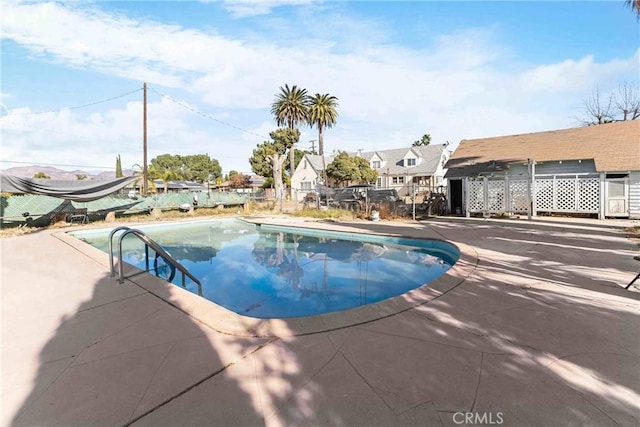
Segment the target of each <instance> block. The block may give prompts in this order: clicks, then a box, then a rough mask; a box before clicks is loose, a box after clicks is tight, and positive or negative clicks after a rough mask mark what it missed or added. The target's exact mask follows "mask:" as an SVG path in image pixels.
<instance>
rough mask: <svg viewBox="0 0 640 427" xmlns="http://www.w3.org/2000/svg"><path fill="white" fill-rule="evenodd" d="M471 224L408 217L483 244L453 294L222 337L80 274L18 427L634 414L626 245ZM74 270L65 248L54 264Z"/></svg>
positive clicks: (614, 421)
mask: <svg viewBox="0 0 640 427" xmlns="http://www.w3.org/2000/svg"><path fill="white" fill-rule="evenodd" d="M476 225H477V224H475V223H474V224H470V225H465V224H464V223H459V222H455V223H454V222H450V221H446V220H443V221H439V220H438V221H429V222H428V223H426V224H417V225H415V227H416V228H415V230H416V231H415V233H417V234H418V235H423V236H427V237H428V236H440V237H441V238H444V239H446V240H450V241H454V242H455V241H457V242H462V243H466V244H469V245H472V246H473V247H475V248H476V250H477V251H478V254H479V258H480V262H479V264H478V265H477V267H476V270H475V272H474V273H473V274H472V276H471V277H469V278H467V279H466V280H465V282H464V283H462V284H461V285H459V286H458V287H456V288H455V289H453V290H452V291H450V292H449V293H447V294H445V295H444V296H442V297H441V298H438V299H436V300H434V301H431V302H430V303H428V304H424V305H422V306H418V307H416V308H414V309H412V310H409V311H405V312H402V313H400V314H397V315H394V316H390V317H386V318H384V319H381V320H377V321H373V322H369V323H365V324H361V325H359V326H355V327H349V328H344V329H340V330H335V331H329V332H323V333H317V334H312V335H306V336H294V337H286V338H269V339H267V338H246V337H238V336H232V335H227V334H223V333H220V332H216V331H213V330H211V329H210V328H208V327H207V326H206V325H203V324H201V323H199V322H197V321H195V320H193V319H192V318H191V317H189V316H187V315H186V314H184V313H183V312H181V311H180V310H178V309H177V308H176V307H174V306H172V305H170V304H167V303H166V302H165V301H163V300H161V299H159V298H157V297H156V296H154V295H152V294H150V293H148V292H147V291H145V290H144V289H142V288H140V287H138V286H137V285H135V284H133V283H130V282H125V284H123V285H118V284H117V282H116V280H115V279H112V278H110V277H102V278H99V279H98V280H93V281H88V282H87V286H92V287H93V293H92V295H91V297H90V298H89V299H86V300H84V301H80V304H79V305H78V306H77V308H74V309H73V310H72V311H71V314H70V315H69V316H65V317H62V318H59V319H58V322H59V323H58V326H57V329H56V331H55V334H54V335H53V336H51V337H50V338H48V339H47V340H46V341H45V344H44V346H43V347H42V348H41V350H40V351H39V355H38V356H37V362H36V365H37V372H35V373H34V379H33V385H32V387H31V390H30V392H29V393H28V395H27V396H26V398H25V399H24V401H23V402H22V404H21V407H20V409H19V411H18V412H17V413H16V415H15V416H14V418H13V419H12V421H11V425H14V426H23V425H24V426H33V425H65V426H71V425H136V426H142V425H150V426H158V425H168V426H176V425H274V426H275V425H403V424H404V425H456V424H459V423H458V422H457V421H456V420H459V419H460V417H459V416H457V415H456V414H458V413H460V412H462V413H471V412H472V413H478V414H490V415H488V416H490V417H493V421H494V423H493V424H496V422H497V421H498V417H500V419H502V420H504V423H500V424H503V425H512V426H531V425H568V424H574V425H594V426H596V425H597V426H605V425H612V426H613V425H637V423H638V420H639V419H640V415H639V414H638V406H637V402H638V398H639V397H640V378H639V376H638V372H637V366H638V362H639V361H640V360H639V356H640V354H639V353H640V352H639V351H638V349H639V348H640V341H639V337H638V334H637V325H638V308H639V307H638V302H637V301H638V298H637V295H638V294H637V293H634V292H629V291H624V290H623V289H621V288H620V283H619V282H620V279H625V278H626V277H631V276H632V275H631V273H630V271H631V270H630V269H629V268H627V267H628V266H627V264H626V263H624V262H621V261H618V258H617V256H618V255H619V256H620V257H623V256H626V255H627V254H626V251H628V250H630V249H627V246H625V244H624V242H623V241H622V242H621V241H620V239H619V238H618V237H617V236H615V235H611V233H608V232H606V230H603V231H602V232H601V233H600V234H597V233H590V232H584V233H582V232H579V231H571V232H569V235H568V236H567V235H563V234H562V233H564V232H556V231H553V230H546V229H545V230H539V229H535V228H529V227H521V226H520V225H518V226H515V227H514V226H509V227H504V226H496V225H495V224H487V225H482V226H476ZM348 226H349V227H350V228H360V229H362V230H363V231H365V232H371V231H376V232H380V233H385V234H390V235H407V233H409V234H411V233H413V231H411V230H409V229H408V228H406V227H398V226H388V225H385V224H372V223H350V224H348ZM338 228H339V226H338ZM472 228H473V229H472ZM618 252H619V254H618ZM77 255H78V256H82V255H80V254H77ZM631 265H633V262H632V263H631V264H629V266H631ZM65 268H73V261H71V263H70V264H67V265H64V266H57V267H56V271H54V274H60V275H61V276H63V275H64V269H65ZM58 270H60V271H58ZM623 282H624V281H623ZM60 283H61V284H60V286H61V289H60V292H63V293H64V292H67V290H66V289H64V287H63V286H64V281H63V280H62V281H61V282H60ZM16 285H17V284H16ZM5 286H6V284H5ZM166 286H167V289H170V287H171V286H173V285H169V284H167V285H166ZM28 309H33V307H31V308H29V306H28V304H26V305H25V310H28ZM284 324H285V325H286V321H284ZM11 357H18V356H17V355H15V354H14V355H12V356H11ZM498 414H500V415H498ZM456 416H457V417H458V418H455V417H456ZM488 421H489V419H487V418H485V424H487V423H488Z"/></svg>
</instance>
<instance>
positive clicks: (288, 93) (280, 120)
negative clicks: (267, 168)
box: [271, 84, 309, 176]
mask: <svg viewBox="0 0 640 427" xmlns="http://www.w3.org/2000/svg"><path fill="white" fill-rule="evenodd" d="M308 111H309V97H308V96H307V90H306V89H302V88H299V87H298V86H296V85H293V86H291V87H289V85H287V84H285V85H284V87H282V86H280V93H279V94H278V95H276V100H275V101H273V104H271V114H273V116H274V117H275V119H276V124H277V125H278V126H282V125H285V124H286V125H287V127H288V128H289V129H292V130H293V129H295V127H296V125H298V124H300V123H306V122H307V115H308ZM289 162H290V165H289V170H290V173H291V175H290V176H293V171H294V169H295V158H294V148H293V144H292V145H291V147H289Z"/></svg>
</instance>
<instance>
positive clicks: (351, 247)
mask: <svg viewBox="0 0 640 427" xmlns="http://www.w3.org/2000/svg"><path fill="white" fill-rule="evenodd" d="M135 228H138V229H140V230H142V231H143V232H144V233H145V234H147V235H148V236H149V237H151V238H152V239H153V240H155V241H156V242H158V243H159V244H160V245H162V247H163V248H164V249H165V250H167V251H168V252H169V253H170V254H171V255H172V256H173V257H174V258H175V259H177V260H178V261H179V262H180V263H181V264H182V265H183V266H185V267H186V268H187V269H188V270H189V271H190V272H191V273H192V274H193V275H194V276H195V277H197V278H198V279H199V280H200V281H201V282H202V294H201V295H202V296H203V297H204V298H206V299H208V300H210V301H213V302H215V303H216V304H219V305H221V306H223V307H226V308H228V309H229V310H232V311H234V312H236V313H238V314H241V315H244V316H249V317H256V318H287V317H302V316H311V315H315V314H322V313H329V312H335V311H341V310H347V309H350V308H354V307H358V306H361V305H365V304H371V303H375V302H378V301H382V300H384V299H387V298H391V297H394V296H397V295H401V294H403V293H405V292H407V291H410V290H411V289H415V288H417V287H419V286H422V285H424V284H427V283H429V282H431V281H433V280H434V279H436V278H437V277H439V276H441V275H442V274H444V273H445V272H446V271H447V270H448V269H449V268H451V266H453V264H455V262H456V261H457V259H458V257H459V251H458V249H457V248H456V247H455V246H454V245H452V244H450V243H447V242H443V241H438V240H421V239H406V238H390V237H379V236H369V235H360V234H350V233H339V232H325V231H318V230H306V229H297V228H290V227H273V226H256V225H254V224H250V223H247V222H244V221H241V220H236V219H225V220H209V221H197V222H189V223H178V224H170V225H167V224H162V225H152V226H141V227H135ZM109 232H110V229H102V230H88V231H81V232H74V233H72V234H73V236H75V237H76V238H80V239H82V240H84V241H86V242H87V243H89V244H91V245H93V246H95V247H97V248H99V249H101V250H104V251H105V252H106V251H107V250H108V249H107V236H108V234H109ZM117 236H118V235H116V238H114V247H115V248H116V250H117ZM151 252H153V251H151ZM123 255H124V259H125V261H126V262H127V263H129V264H133V265H136V266H138V267H141V268H143V269H144V262H145V258H144V246H143V244H142V243H141V242H140V241H139V240H138V239H136V238H135V237H134V236H127V237H125V239H124V240H123ZM152 258H153V255H152ZM173 282H174V283H176V284H181V283H182V277H181V274H180V273H179V272H178V273H177V274H176V277H175V278H174V280H173ZM186 288H187V289H188V290H189V291H191V292H194V293H198V289H197V287H196V285H195V284H194V283H192V282H191V281H190V280H188V279H187V283H186Z"/></svg>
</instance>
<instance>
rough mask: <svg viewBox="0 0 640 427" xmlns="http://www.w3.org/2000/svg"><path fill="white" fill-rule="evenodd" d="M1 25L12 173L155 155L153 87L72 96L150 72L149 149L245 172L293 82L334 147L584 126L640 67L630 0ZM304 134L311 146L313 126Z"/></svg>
mask: <svg viewBox="0 0 640 427" xmlns="http://www.w3.org/2000/svg"><path fill="white" fill-rule="evenodd" d="M0 19H1V22H0V24H1V26H2V41H1V48H2V53H1V60H2V63H1V71H2V76H1V85H2V86H1V88H0V102H1V103H2V105H1V106H0V116H1V117H0V123H1V126H2V147H1V151H2V156H0V160H1V161H0V169H6V168H9V167H12V166H24V165H31V164H35V165H46V164H53V165H69V166H59V167H61V168H62V169H69V170H72V169H76V168H82V169H86V170H113V169H115V158H116V156H117V155H118V154H120V155H121V157H122V162H123V167H125V168H129V167H130V166H132V165H133V164H140V163H142V92H141V91H137V92H134V93H132V94H129V95H126V96H122V97H119V98H117V99H113V100H111V101H108V102H100V103H97V104H95V105H91V106H87V107H83V108H72V107H78V106H83V105H86V104H92V103H94V102H97V101H102V100H106V99H109V98H114V97H118V96H120V95H123V94H126V93H129V92H132V91H136V90H137V89H140V88H142V83H143V82H147V84H148V86H149V92H148V146H149V158H153V157H155V156H157V155H160V154H164V153H171V154H183V155H187V154H201V153H207V154H209V155H210V156H211V157H212V158H215V159H218V160H219V161H220V163H221V165H222V168H223V170H224V171H225V172H228V171H229V170H238V171H242V172H247V173H248V172H250V166H249V163H248V161H247V159H248V158H249V157H250V155H251V152H252V150H253V149H254V148H255V147H256V145H257V144H260V143H261V142H262V141H264V140H265V139H267V138H268V134H269V132H270V131H272V130H274V129H275V128H276V125H275V122H274V120H273V118H272V117H271V115H270V104H271V102H272V101H273V99H274V97H275V95H276V94H277V93H278V92H279V88H280V87H281V86H283V85H284V84H289V85H294V84H295V85H298V86H301V87H304V88H306V89H307V90H308V92H309V93H311V94H315V93H329V94H331V95H334V96H336V97H337V98H338V99H339V107H338V113H339V118H338V123H337V124H336V126H335V127H334V128H332V129H328V130H327V131H326V132H325V151H326V152H331V151H333V150H348V151H356V150H358V149H363V150H365V151H372V150H380V149H390V148H400V147H409V146H410V145H411V143H412V142H413V141H415V140H417V139H420V137H421V136H422V135H423V134H425V133H429V134H431V136H432V143H433V144H440V143H445V142H447V141H449V142H451V144H452V145H451V147H453V148H455V147H456V145H457V143H458V142H459V141H460V140H462V139H471V138H482V137H490V136H498V135H508V134H516V133H527V132H535V131H544V130H552V129H562V128H567V127H573V126H577V125H578V124H579V122H578V117H580V115H581V107H582V106H583V100H584V99H585V98H587V97H588V96H590V95H591V94H592V93H593V92H594V90H595V88H596V87H597V88H598V89H599V91H600V92H601V93H605V94H607V93H610V92H614V91H615V90H616V89H617V87H618V85H620V84H623V83H628V84H632V85H634V86H636V85H638V81H639V76H640V50H639V47H640V24H639V23H638V20H636V18H635V16H634V15H633V13H632V12H631V11H630V10H629V9H628V8H627V7H626V6H625V4H624V1H622V0H620V1H600V2H589V1H582V2H577V1H570V2H555V1H549V2H543V1H534V2H520V1H518V2H507V1H500V2H486V1H473V2H459V1H448V2H435V1H410V2H398V1H375V2H365V1H312V0H264V1H258V0H251V1H249V0H247V1H244V0H238V1H233V2H226V1H210V2H207V1H201V2H198V1H180V2H178V1H176V2H169V1H160V2H156V1H143V2H128V1H112V2H106V1H97V2H92V1H68V2H57V3H50V2H38V1H19V2H13V1H4V2H3V4H2V18H0ZM185 106H186V107H188V108H185ZM194 110H195V111H197V112H199V113H200V114H196V113H195V112H194ZM41 112H45V113H41ZM36 113H41V114H36ZM301 131H302V135H301V138H300V144H299V146H300V148H303V149H306V148H309V147H310V146H311V142H310V141H311V140H317V139H318V135H317V131H316V129H311V128H308V127H306V128H302V129H301ZM316 144H317V143H316Z"/></svg>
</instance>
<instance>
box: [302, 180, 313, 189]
mask: <svg viewBox="0 0 640 427" xmlns="http://www.w3.org/2000/svg"><path fill="white" fill-rule="evenodd" d="M300 189H301V190H311V181H302V182H301V183H300Z"/></svg>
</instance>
